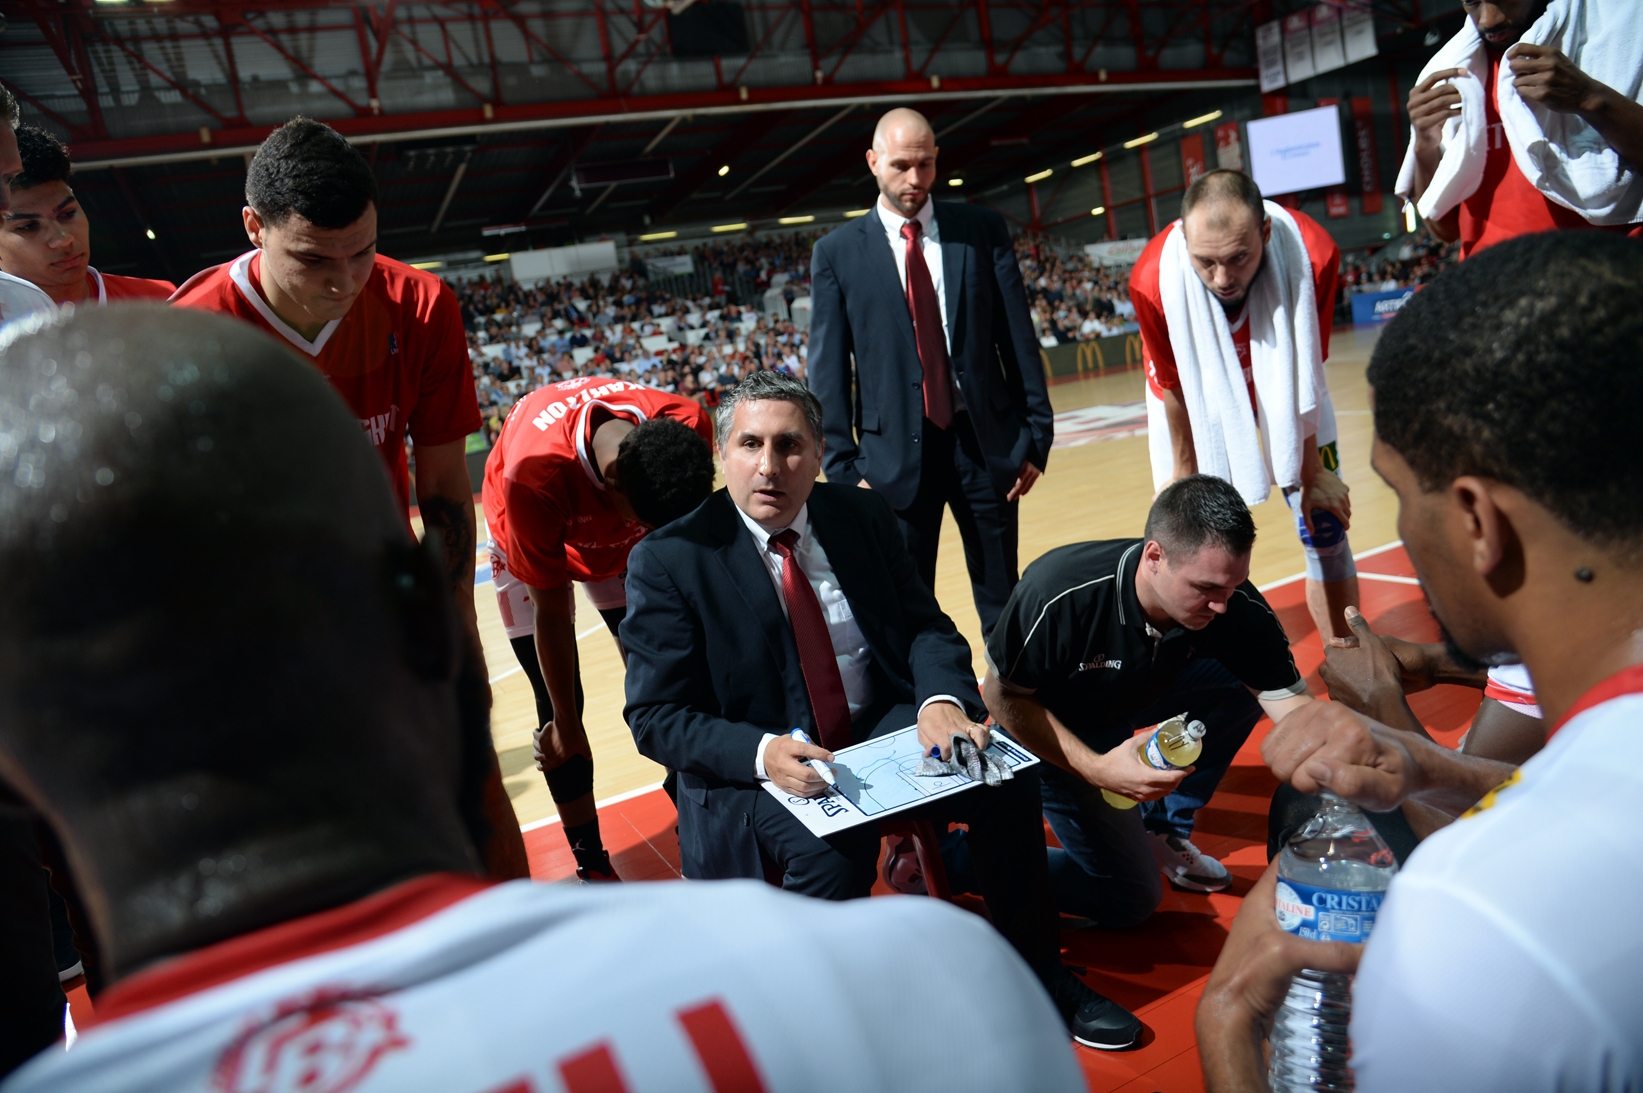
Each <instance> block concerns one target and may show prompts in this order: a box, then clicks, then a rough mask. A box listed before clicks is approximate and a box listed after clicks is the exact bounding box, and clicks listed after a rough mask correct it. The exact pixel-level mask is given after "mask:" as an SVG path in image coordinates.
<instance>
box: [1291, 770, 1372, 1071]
mask: <svg viewBox="0 0 1643 1093" xmlns="http://www.w3.org/2000/svg"><path fill="white" fill-rule="evenodd" d="M1397 871H1398V863H1397V861H1396V860H1395V859H1394V858H1393V857H1392V851H1391V850H1390V849H1389V848H1388V847H1387V845H1386V843H1385V842H1383V841H1381V837H1380V835H1378V834H1376V832H1375V829H1374V828H1373V827H1372V826H1370V823H1369V820H1368V818H1367V817H1365V816H1364V814H1363V813H1362V812H1360V811H1359V810H1358V807H1357V806H1356V805H1354V804H1352V803H1351V802H1350V801H1345V800H1342V799H1341V798H1339V797H1337V796H1335V795H1334V794H1333V793H1325V794H1324V803H1323V807H1322V808H1321V809H1319V810H1318V813H1317V815H1315V816H1313V817H1312V819H1310V820H1308V821H1307V822H1306V824H1305V825H1304V826H1302V827H1301V828H1300V830H1298V831H1296V832H1295V834H1294V835H1292V836H1291V837H1290V839H1289V842H1287V843H1285V844H1284V848H1283V851H1282V852H1281V853H1280V855H1279V860H1278V900H1277V903H1278V908H1277V910H1278V924H1279V925H1280V926H1282V927H1283V928H1284V929H1285V930H1288V931H1289V932H1290V933H1292V934H1296V935H1298V936H1300V937H1308V938H1316V939H1317V940H1320V941H1350V942H1357V943H1362V942H1364V941H1367V940H1368V939H1369V935H1370V932H1371V931H1372V930H1373V929H1374V926H1375V913H1376V912H1377V911H1379V910H1380V906H1381V900H1382V898H1383V897H1384V896H1385V895H1386V888H1387V885H1389V884H1391V883H1392V875H1393V874H1394V873H1396V872H1397ZM1351 1019H1352V977H1351V976H1350V975H1334V974H1329V973H1325V972H1316V971H1311V970H1307V971H1303V972H1301V973H1300V974H1299V975H1297V976H1295V978H1293V979H1291V980H1290V982H1289V994H1288V996H1287V997H1285V999H1284V1004H1283V1006H1282V1007H1281V1008H1279V1010H1278V1017H1277V1020H1276V1021H1275V1022H1274V1023H1273V1028H1272V1056H1271V1066H1270V1071H1269V1074H1268V1080H1269V1082H1270V1084H1271V1086H1272V1090H1273V1093H1299V1091H1301V1090H1307V1091H1316V1090H1330V1091H1334V1090H1350V1089H1352V1087H1353V1078H1352V1066H1351V1060H1352V1043H1351V1040H1350V1039H1348V1036H1347V1024H1348V1022H1350V1021H1351Z"/></svg>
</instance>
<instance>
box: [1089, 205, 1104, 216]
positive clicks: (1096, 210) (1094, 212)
mask: <svg viewBox="0 0 1643 1093" xmlns="http://www.w3.org/2000/svg"><path fill="white" fill-rule="evenodd" d="M1106 211H1107V207H1106V206H1105V205H1097V206H1096V207H1095V208H1093V209H1091V210H1090V215H1091V216H1101V215H1103V214H1104V213H1105V212H1106Z"/></svg>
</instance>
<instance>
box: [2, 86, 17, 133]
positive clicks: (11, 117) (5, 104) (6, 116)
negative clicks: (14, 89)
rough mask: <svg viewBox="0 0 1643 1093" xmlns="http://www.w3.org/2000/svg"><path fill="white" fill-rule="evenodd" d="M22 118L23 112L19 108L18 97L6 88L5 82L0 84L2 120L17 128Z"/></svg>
mask: <svg viewBox="0 0 1643 1093" xmlns="http://www.w3.org/2000/svg"><path fill="white" fill-rule="evenodd" d="M21 118H22V112H21V111H19V110H18V109H17V99H16V98H15V97H13V95H12V93H11V92H10V91H7V90H6V85H5V84H0V122H4V123H5V124H7V125H9V126H11V127H12V128H13V129H16V128H17V122H18V121H19V120H20V119H21Z"/></svg>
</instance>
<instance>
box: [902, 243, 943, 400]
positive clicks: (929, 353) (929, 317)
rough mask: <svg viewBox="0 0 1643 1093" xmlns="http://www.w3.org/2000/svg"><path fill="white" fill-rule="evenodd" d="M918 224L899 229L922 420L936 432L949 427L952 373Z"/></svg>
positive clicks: (939, 301) (937, 299) (934, 289)
mask: <svg viewBox="0 0 1643 1093" xmlns="http://www.w3.org/2000/svg"><path fill="white" fill-rule="evenodd" d="M919 230H920V229H919V222H918V221H917V220H909V221H908V222H907V223H905V224H903V225H902V226H901V237H902V238H903V239H905V240H907V310H908V311H909V312H911V313H912V316H913V337H914V338H915V339H916V340H917V341H918V362H919V364H920V365H922V366H923V368H924V416H925V417H927V418H929V419H930V420H931V421H933V422H934V423H935V425H936V427H937V428H938V429H945V428H947V426H949V425H951V424H952V423H953V387H952V383H953V380H952V371H951V369H950V368H949V367H948V364H947V339H946V338H945V337H944V336H943V335H942V333H941V299H940V297H938V296H937V295H936V283H935V282H934V281H932V280H931V279H930V267H929V266H927V265H925V264H924V249H923V248H922V247H920V246H919V241H918V238H919Z"/></svg>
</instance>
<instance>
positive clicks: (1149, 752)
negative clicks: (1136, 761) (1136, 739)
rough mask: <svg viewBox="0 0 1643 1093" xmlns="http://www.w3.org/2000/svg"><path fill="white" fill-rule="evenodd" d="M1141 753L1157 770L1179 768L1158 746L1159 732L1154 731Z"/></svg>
mask: <svg viewBox="0 0 1643 1093" xmlns="http://www.w3.org/2000/svg"><path fill="white" fill-rule="evenodd" d="M1141 755H1142V756H1143V757H1144V758H1145V759H1146V761H1147V765H1148V766H1151V767H1153V768H1155V769H1157V770H1176V769H1178V768H1177V767H1176V766H1175V764H1174V763H1171V762H1170V761H1169V760H1168V759H1165V758H1164V753H1163V751H1162V750H1161V749H1160V748H1159V747H1158V734H1157V733H1153V734H1152V735H1151V736H1149V737H1147V746H1146V747H1144V748H1142V749H1141Z"/></svg>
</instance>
